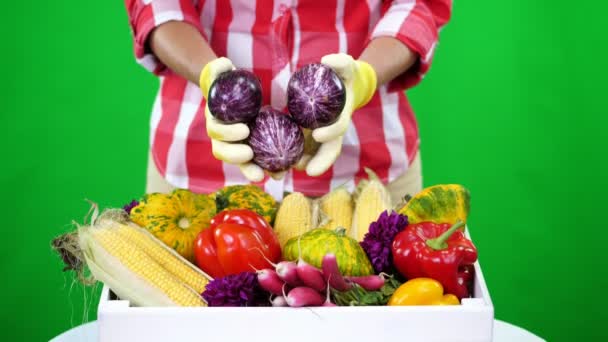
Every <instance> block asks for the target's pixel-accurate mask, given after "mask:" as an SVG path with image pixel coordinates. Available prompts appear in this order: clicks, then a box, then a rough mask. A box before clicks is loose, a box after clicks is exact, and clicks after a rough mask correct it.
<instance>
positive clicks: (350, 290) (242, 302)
mask: <svg viewBox="0 0 608 342" xmlns="http://www.w3.org/2000/svg"><path fill="white" fill-rule="evenodd" d="M287 95H288V103H287V107H288V111H289V113H283V112H281V111H279V110H276V109H274V108H272V107H269V106H265V107H262V91H261V86H260V82H259V80H258V79H257V78H256V76H255V75H254V74H252V73H250V72H248V71H245V70H233V71H229V72H226V73H223V74H221V75H219V76H218V77H217V79H216V80H215V82H214V83H213V84H212V86H211V89H210V91H209V97H208V101H209V102H208V108H209V111H210V112H211V114H212V115H213V116H214V117H215V118H216V119H217V120H220V121H222V122H224V123H228V124H230V123H245V124H247V125H248V126H249V128H250V135H249V137H248V139H247V141H246V142H244V143H248V144H249V145H250V146H251V149H252V150H253V162H254V163H255V164H257V165H259V166H260V167H262V168H263V169H265V170H266V171H269V172H273V173H274V172H282V171H285V170H288V169H289V168H291V167H292V166H294V165H295V164H296V163H298V161H299V160H300V159H301V157H302V155H303V153H304V151H305V150H306V153H307V154H308V153H310V152H311V151H314V149H316V148H319V146H318V144H310V141H311V140H312V139H305V136H306V137H308V138H310V136H311V129H315V128H318V127H323V126H327V125H331V124H332V123H334V122H335V121H336V120H337V119H338V117H339V115H340V113H341V111H342V110H343V107H344V106H345V101H346V98H345V89H344V84H343V83H342V81H341V80H340V78H339V77H338V76H337V75H336V73H334V72H333V71H332V69H331V68H329V67H327V66H324V65H322V64H310V65H307V66H304V67H303V68H302V69H300V70H299V71H297V72H296V73H295V74H294V75H293V76H292V78H291V79H290V81H289V84H288V89H287ZM305 140H306V141H305ZM365 171H366V173H367V175H368V177H367V179H364V180H361V181H360V182H359V184H358V185H357V187H356V189H355V190H354V191H353V192H352V193H351V192H350V191H349V190H348V189H347V188H346V187H338V188H336V189H334V190H332V191H331V192H329V193H328V194H325V195H324V196H321V197H320V198H308V197H306V196H305V195H304V194H302V193H298V192H294V193H290V194H286V196H285V197H284V199H283V201H282V202H281V203H277V202H276V201H275V199H274V198H273V197H272V196H271V195H269V194H268V193H266V192H264V190H263V189H262V188H260V187H258V186H256V185H232V186H226V187H223V188H221V189H218V190H217V191H215V192H214V193H209V194H195V193H193V192H191V191H189V190H185V189H177V190H175V191H173V192H172V193H169V194H161V193H152V194H147V195H145V196H143V197H142V198H140V199H137V200H132V201H130V202H129V203H127V204H126V205H125V206H124V207H122V208H121V209H107V210H106V211H104V212H103V213H102V214H101V215H99V213H98V210H97V207H96V205H95V206H94V212H93V215H92V217H91V219H90V222H88V223H87V224H84V225H82V226H78V227H77V228H76V230H75V231H73V232H70V233H67V234H64V235H62V236H59V237H57V238H56V239H54V240H53V242H52V246H53V248H54V249H55V250H56V251H57V252H58V253H59V256H60V257H61V259H62V261H63V262H64V264H65V267H64V271H73V272H75V274H76V276H77V277H78V279H79V280H81V281H82V282H83V283H85V284H94V283H95V282H96V281H97V280H99V281H102V282H104V283H105V284H106V285H107V286H109V287H110V288H111V289H112V291H113V292H114V293H115V294H116V295H118V296H119V297H120V298H121V299H124V300H128V301H130V302H131V303H132V304H134V305H137V306H207V305H208V306H288V307H305V306H328V307H332V306H363V305H458V304H460V301H461V300H462V299H464V298H467V297H470V296H471V293H472V283H473V279H474V276H475V274H474V267H473V264H474V263H475V262H476V261H477V250H476V248H475V246H474V245H473V243H472V242H471V241H470V240H468V239H467V238H466V236H465V235H464V229H465V223H466V220H467V217H468V214H469V208H470V204H469V203H470V194H469V191H468V190H467V189H466V188H464V187H463V186H461V185H458V184H447V185H436V186H432V187H429V188H426V189H424V190H422V191H421V192H420V193H418V194H415V195H414V196H413V197H411V198H404V203H392V202H391V196H390V194H389V192H388V190H387V188H386V187H385V186H384V185H383V183H382V181H381V180H380V179H379V178H378V177H377V175H376V174H375V173H374V172H373V171H371V170H368V169H366V170H365ZM87 271H88V272H87ZM85 274H90V276H86V275H85Z"/></svg>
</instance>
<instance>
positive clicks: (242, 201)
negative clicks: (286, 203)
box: [215, 185, 277, 224]
mask: <svg viewBox="0 0 608 342" xmlns="http://www.w3.org/2000/svg"><path fill="white" fill-rule="evenodd" d="M215 203H216V206H217V211H218V212H220V211H222V210H229V209H249V210H252V211H255V212H256V213H258V214H260V215H261V216H262V217H264V219H265V220H266V221H267V222H268V223H270V224H272V223H273V222H274V217H275V215H276V213H277V202H276V201H275V199H274V198H273V197H272V196H270V195H269V194H267V193H266V192H264V190H262V189H261V188H260V187H258V186H256V185H229V186H226V187H224V188H222V189H220V190H218V191H217V192H216V193H215Z"/></svg>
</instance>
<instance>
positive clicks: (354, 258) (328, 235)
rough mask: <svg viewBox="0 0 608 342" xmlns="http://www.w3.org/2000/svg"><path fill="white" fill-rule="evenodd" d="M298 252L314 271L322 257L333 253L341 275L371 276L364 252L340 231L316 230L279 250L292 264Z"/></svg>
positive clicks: (372, 270)
mask: <svg viewBox="0 0 608 342" xmlns="http://www.w3.org/2000/svg"><path fill="white" fill-rule="evenodd" d="M300 251H301V253H302V259H304V261H306V262H307V263H309V264H311V265H313V266H315V267H318V268H321V262H322V260H323V257H324V256H325V254H328V253H333V254H335V255H336V258H337V259H338V266H339V268H340V272H341V273H342V274H343V275H348V276H365V275H370V274H373V273H374V269H373V268H372V265H371V263H370V261H369V259H368V258H367V255H366V254H365V251H364V250H363V249H362V248H361V246H359V243H358V242H357V240H355V239H353V238H351V237H349V236H346V235H345V229H344V228H337V229H335V230H329V229H323V228H317V229H313V230H311V231H309V232H307V233H304V234H302V235H300V236H299V237H294V238H291V239H289V240H288V241H287V243H286V244H285V247H284V248H283V257H284V258H285V260H289V261H296V260H298V257H299V256H300Z"/></svg>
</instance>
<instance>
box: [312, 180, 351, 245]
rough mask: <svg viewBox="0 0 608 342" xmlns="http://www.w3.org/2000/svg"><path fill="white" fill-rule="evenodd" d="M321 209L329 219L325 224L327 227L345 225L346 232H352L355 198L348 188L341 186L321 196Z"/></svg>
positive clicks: (332, 227)
mask: <svg viewBox="0 0 608 342" xmlns="http://www.w3.org/2000/svg"><path fill="white" fill-rule="evenodd" d="M320 202H321V210H322V211H323V213H324V214H325V215H326V216H327V218H328V219H329V221H328V223H327V224H326V225H325V226H323V228H326V229H336V228H338V227H343V228H344V229H346V234H347V235H348V234H350V229H351V225H352V221H353V199H352V196H351V195H350V193H349V192H348V190H346V188H344V187H339V188H337V189H335V190H333V191H332V192H330V193H328V194H327V195H325V196H323V197H321V199H320Z"/></svg>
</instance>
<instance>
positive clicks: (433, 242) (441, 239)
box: [426, 221, 464, 251]
mask: <svg viewBox="0 0 608 342" xmlns="http://www.w3.org/2000/svg"><path fill="white" fill-rule="evenodd" d="M462 226H464V222H462V221H458V222H456V223H454V224H453V225H452V226H451V227H450V229H448V230H446V231H445V232H443V234H441V235H439V236H438V237H436V238H434V239H429V240H426V245H427V246H429V247H430V248H432V249H434V250H436V251H438V250H442V249H446V248H448V243H447V241H448V239H449V238H450V236H452V234H454V232H455V231H456V230H458V228H460V227H462Z"/></svg>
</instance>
